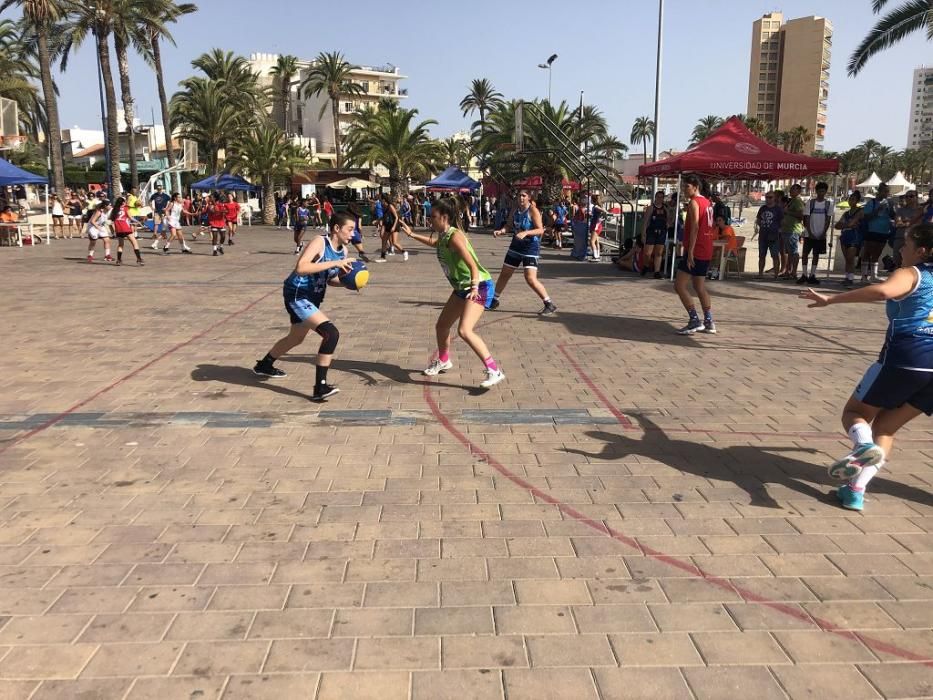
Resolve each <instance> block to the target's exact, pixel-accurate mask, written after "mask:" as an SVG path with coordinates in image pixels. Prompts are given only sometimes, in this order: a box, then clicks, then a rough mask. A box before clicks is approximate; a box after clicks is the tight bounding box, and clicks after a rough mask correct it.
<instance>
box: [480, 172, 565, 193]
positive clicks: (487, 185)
mask: <svg viewBox="0 0 933 700" xmlns="http://www.w3.org/2000/svg"><path fill="white" fill-rule="evenodd" d="M543 185H544V179H543V178H542V177H541V176H540V175H532V176H531V177H525V178H522V179H521V180H516V181H515V182H513V183H511V184H510V185H508V184H504V183H502V182H499V181H498V180H495V179H494V178H491V177H484V178H483V192H484V193H485V194H488V195H489V196H490V197H498V196H499V193H500V192H504V191H506V190H508V189H509V188H510V187H516V188H527V189H530V190H540V189H541V188H542V187H543ZM561 189H564V190H570V191H572V192H576V191H578V190H579V189H580V183H579V182H574V181H572V180H568V179H567V178H564V179H563V180H562V181H561Z"/></svg>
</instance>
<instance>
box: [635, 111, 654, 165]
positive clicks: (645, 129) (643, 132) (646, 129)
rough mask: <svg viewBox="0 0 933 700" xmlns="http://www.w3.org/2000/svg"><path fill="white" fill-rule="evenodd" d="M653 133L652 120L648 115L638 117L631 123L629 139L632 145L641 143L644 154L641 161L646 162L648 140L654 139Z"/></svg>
mask: <svg viewBox="0 0 933 700" xmlns="http://www.w3.org/2000/svg"><path fill="white" fill-rule="evenodd" d="M654 134H655V126H654V121H653V120H652V119H651V118H650V117H638V119H636V120H635V123H634V124H632V133H631V135H630V136H629V141H630V142H631V144H632V145H633V146H637V145H638V144H639V143H640V144H641V145H642V148H643V150H644V156H645V159H644V161H642V162H643V163H647V162H648V141H651V140H653V139H654Z"/></svg>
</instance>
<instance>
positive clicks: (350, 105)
mask: <svg viewBox="0 0 933 700" xmlns="http://www.w3.org/2000/svg"><path fill="white" fill-rule="evenodd" d="M343 111H344V112H346V113H348V114H349V113H350V112H352V111H353V103H352V102H344V103H343Z"/></svg>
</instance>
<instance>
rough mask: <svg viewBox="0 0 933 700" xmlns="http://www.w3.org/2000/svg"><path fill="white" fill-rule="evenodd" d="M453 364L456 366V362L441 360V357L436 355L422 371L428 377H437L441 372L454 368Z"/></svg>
mask: <svg viewBox="0 0 933 700" xmlns="http://www.w3.org/2000/svg"><path fill="white" fill-rule="evenodd" d="M453 366H454V363H453V362H451V361H450V360H447V362H441V361H440V360H439V359H437V358H436V357H435V358H434V359H433V360H432V361H431V364H430V365H428V368H427V369H426V370H424V371H422V374H424V375H426V376H428V377H436V376H437V375H439V374H440V373H441V372H446V371H447V370H449V369H453Z"/></svg>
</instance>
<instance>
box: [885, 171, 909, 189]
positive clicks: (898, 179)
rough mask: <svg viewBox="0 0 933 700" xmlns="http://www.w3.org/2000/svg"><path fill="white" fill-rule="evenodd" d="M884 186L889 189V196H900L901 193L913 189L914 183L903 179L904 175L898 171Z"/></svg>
mask: <svg viewBox="0 0 933 700" xmlns="http://www.w3.org/2000/svg"><path fill="white" fill-rule="evenodd" d="M885 184H887V186H888V187H889V188H890V189H891V194H900V193H901V192H906V191H907V190H912V189H915V187H914V183H912V182H910V181H909V180H908V179H907V178H906V177H904V173H903V172H902V171H900V170H898V171H897V173H896V174H895V175H894V177H892V178H891V179H890V180H888V181H887V183H885Z"/></svg>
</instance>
